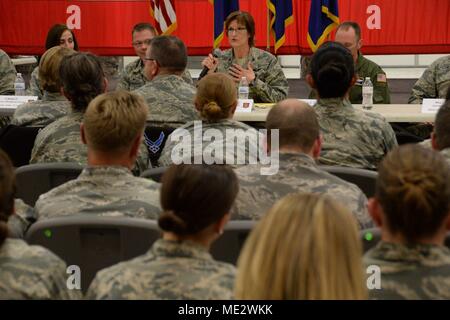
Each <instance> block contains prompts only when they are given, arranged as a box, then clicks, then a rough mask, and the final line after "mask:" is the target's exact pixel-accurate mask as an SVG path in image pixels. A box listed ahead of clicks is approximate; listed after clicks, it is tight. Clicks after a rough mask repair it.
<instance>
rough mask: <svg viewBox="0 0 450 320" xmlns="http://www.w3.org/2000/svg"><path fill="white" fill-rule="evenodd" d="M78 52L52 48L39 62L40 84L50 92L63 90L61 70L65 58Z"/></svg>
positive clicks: (63, 48)
mask: <svg viewBox="0 0 450 320" xmlns="http://www.w3.org/2000/svg"><path fill="white" fill-rule="evenodd" d="M75 52H76V51H75V50H72V49H69V48H65V47H60V46H56V47H52V48H50V49H48V50H47V51H45V53H44V54H43V55H42V57H41V61H40V62H39V84H40V86H41V88H42V89H43V90H45V91H48V92H58V93H59V91H60V89H61V81H60V79H59V68H60V66H61V61H62V59H63V58H64V57H65V56H70V55H72V54H74V53H75Z"/></svg>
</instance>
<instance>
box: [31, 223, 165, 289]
mask: <svg viewBox="0 0 450 320" xmlns="http://www.w3.org/2000/svg"><path fill="white" fill-rule="evenodd" d="M159 237H160V231H159V229H158V224H157V222H156V221H152V220H144V219H137V218H128V217H96V216H89V215H79V216H71V217H62V218H52V219H47V220H42V221H38V222H36V223H35V224H33V225H32V226H31V228H30V229H29V230H28V232H27V234H26V240H27V242H28V243H29V244H32V245H40V246H43V247H45V248H47V249H49V250H51V251H52V252H53V253H55V254H56V255H58V256H59V257H60V258H61V259H63V260H64V261H65V262H66V264H67V266H70V265H77V266H79V267H80V270H81V289H82V290H83V292H86V290H87V289H88V287H89V284H90V283H91V281H92V280H93V278H94V277H95V275H96V273H97V272H98V271H99V270H101V269H104V268H106V267H109V266H112V265H114V264H117V263H119V262H121V261H126V260H129V259H131V258H134V257H136V256H139V255H142V254H144V253H145V252H147V251H148V249H149V248H150V247H151V245H152V244H153V242H154V241H156V240H157V239H158V238H159Z"/></svg>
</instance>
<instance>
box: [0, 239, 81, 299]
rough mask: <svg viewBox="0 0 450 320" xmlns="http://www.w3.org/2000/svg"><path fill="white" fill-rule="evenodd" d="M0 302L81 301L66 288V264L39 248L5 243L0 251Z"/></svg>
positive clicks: (78, 294) (14, 241)
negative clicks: (3, 300)
mask: <svg viewBox="0 0 450 320" xmlns="http://www.w3.org/2000/svg"><path fill="white" fill-rule="evenodd" d="M0 270H1V272H0V299H8V300H10V299H12V300H19V299H21V300H22V299H27V300H28V299H39V300H42V299H46V300H47V299H52V300H55V299H57V300H60V299H81V298H82V295H81V291H80V290H69V289H68V288H67V278H68V276H69V274H67V273H66V264H65V263H64V262H63V261H62V260H61V259H60V258H58V257H57V256H56V255H54V254H53V253H51V252H50V251H48V250H47V249H44V248H42V247H39V246H29V245H28V244H27V243H25V242H24V241H23V240H20V239H10V238H8V239H6V241H5V242H4V243H3V245H2V246H1V247H0Z"/></svg>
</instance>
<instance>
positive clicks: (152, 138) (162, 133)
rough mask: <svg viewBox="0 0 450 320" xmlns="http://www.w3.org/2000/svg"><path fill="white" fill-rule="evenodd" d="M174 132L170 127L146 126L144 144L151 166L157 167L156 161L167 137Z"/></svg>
mask: <svg viewBox="0 0 450 320" xmlns="http://www.w3.org/2000/svg"><path fill="white" fill-rule="evenodd" d="M174 130H175V128H170V127H157V126H153V125H147V126H146V127H145V134H144V138H145V144H146V145H147V148H148V154H149V158H150V161H151V163H152V165H153V166H158V159H159V157H160V156H161V152H162V151H163V149H164V146H165V144H166V141H167V137H168V136H169V135H170V134H171V133H172V132H173V131H174Z"/></svg>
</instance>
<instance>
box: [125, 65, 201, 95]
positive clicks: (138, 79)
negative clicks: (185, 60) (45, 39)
mask: <svg viewBox="0 0 450 320" xmlns="http://www.w3.org/2000/svg"><path fill="white" fill-rule="evenodd" d="M181 77H182V78H183V80H184V81H186V83H188V84H190V85H194V82H193V81H192V76H191V74H190V73H189V70H188V69H186V70H184V72H183V74H182V75H181ZM147 82H149V81H148V80H147V78H146V77H145V75H144V63H143V62H142V60H141V58H139V59H136V60H135V61H133V62H131V63H129V64H128V65H127V66H126V67H125V69H124V70H123V71H122V74H121V76H120V80H119V83H118V84H117V89H124V90H128V91H133V90H136V89H139V88H140V87H142V86H144V85H145V84H146V83H147Z"/></svg>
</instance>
